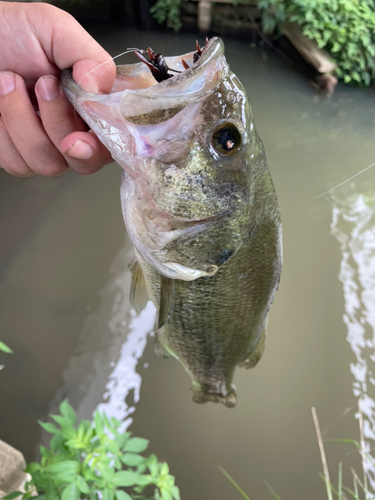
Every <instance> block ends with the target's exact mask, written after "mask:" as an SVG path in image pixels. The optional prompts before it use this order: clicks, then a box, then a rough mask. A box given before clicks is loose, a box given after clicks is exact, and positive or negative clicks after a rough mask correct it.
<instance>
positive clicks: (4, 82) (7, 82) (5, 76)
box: [0, 71, 16, 96]
mask: <svg viewBox="0 0 375 500" xmlns="http://www.w3.org/2000/svg"><path fill="white" fill-rule="evenodd" d="M15 88H16V82H15V79H14V73H12V72H11V71H2V72H0V95H2V96H4V95H8V94H10V93H11V92H13V90H14V89H15Z"/></svg>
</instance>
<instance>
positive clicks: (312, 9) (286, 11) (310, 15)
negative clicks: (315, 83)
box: [258, 0, 375, 85]
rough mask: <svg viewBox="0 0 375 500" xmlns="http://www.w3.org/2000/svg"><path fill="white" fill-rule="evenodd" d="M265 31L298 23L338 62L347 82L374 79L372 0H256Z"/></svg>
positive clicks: (374, 14)
mask: <svg viewBox="0 0 375 500" xmlns="http://www.w3.org/2000/svg"><path fill="white" fill-rule="evenodd" d="M258 7H259V8H261V9H263V10H264V13H263V29H264V31H265V32H268V31H272V30H274V29H275V28H276V27H278V28H279V27H280V26H281V25H282V24H283V23H285V22H290V23H297V24H298V25H299V26H300V27H301V28H302V32H303V33H304V35H306V36H307V37H308V38H310V39H311V40H316V42H317V44H318V47H319V48H325V49H326V50H328V51H329V52H330V53H331V55H332V57H333V58H334V59H335V61H336V62H337V65H338V68H337V72H336V73H337V76H338V77H339V78H342V79H343V80H344V81H345V82H346V83H356V84H360V85H370V83H371V81H372V80H374V79H375V61H374V58H375V2H374V1H373V0H259V3H258Z"/></svg>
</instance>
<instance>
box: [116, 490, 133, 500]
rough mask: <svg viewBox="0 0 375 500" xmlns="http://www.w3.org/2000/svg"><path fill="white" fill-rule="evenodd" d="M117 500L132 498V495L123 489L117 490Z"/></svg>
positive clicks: (129, 499) (130, 499)
mask: <svg viewBox="0 0 375 500" xmlns="http://www.w3.org/2000/svg"><path fill="white" fill-rule="evenodd" d="M116 500H132V497H131V496H130V495H128V494H127V493H126V491H123V490H116Z"/></svg>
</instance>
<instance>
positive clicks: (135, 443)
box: [124, 437, 149, 453]
mask: <svg viewBox="0 0 375 500" xmlns="http://www.w3.org/2000/svg"><path fill="white" fill-rule="evenodd" d="M148 443H149V441H148V439H144V438H137V437H135V438H131V439H129V441H128V442H127V443H126V444H125V447H124V450H125V451H129V452H132V453H142V451H145V449H146V448H147V446H148Z"/></svg>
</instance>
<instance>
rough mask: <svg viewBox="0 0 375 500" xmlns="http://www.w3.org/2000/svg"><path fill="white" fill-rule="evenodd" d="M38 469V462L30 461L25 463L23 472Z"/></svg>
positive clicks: (31, 471)
mask: <svg viewBox="0 0 375 500" xmlns="http://www.w3.org/2000/svg"><path fill="white" fill-rule="evenodd" d="M52 439H53V438H52ZM38 470H40V464H38V463H37V462H30V463H29V464H27V466H26V469H25V472H28V473H29V474H32V473H33V472H36V471H38Z"/></svg>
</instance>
